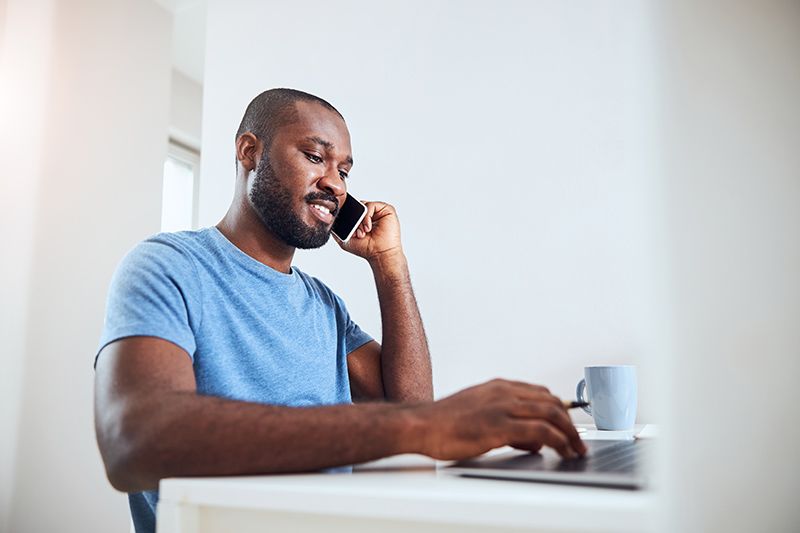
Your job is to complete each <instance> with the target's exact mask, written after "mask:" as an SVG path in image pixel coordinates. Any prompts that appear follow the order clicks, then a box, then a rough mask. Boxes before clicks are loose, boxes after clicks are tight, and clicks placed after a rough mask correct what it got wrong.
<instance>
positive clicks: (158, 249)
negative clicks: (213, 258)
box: [95, 236, 202, 364]
mask: <svg viewBox="0 0 800 533" xmlns="http://www.w3.org/2000/svg"><path fill="white" fill-rule="evenodd" d="M201 310H202V307H201V305H200V281H199V280H198V277H197V271H196V267H195V265H194V262H193V259H192V258H191V256H189V255H188V253H187V252H185V251H184V250H183V249H182V248H181V247H180V245H178V244H177V243H174V242H171V241H170V240H169V239H168V238H166V237H164V236H156V237H154V238H152V239H149V240H147V241H144V242H142V243H141V244H139V245H138V246H136V248H134V249H133V250H132V251H131V252H130V253H129V254H128V255H127V256H125V258H124V259H123V260H122V263H120V265H119V267H117V270H116V272H115V273H114V276H113V278H112V280H111V287H110V289H109V292H108V299H107V302H106V315H105V321H104V323H103V333H102V336H101V337H100V345H99V347H98V349H97V355H96V356H95V364H97V357H98V356H99V354H100V352H101V350H102V349H103V348H104V347H105V346H107V345H108V344H110V343H112V342H114V341H116V340H119V339H122V338H125V337H133V336H147V337H159V338H161V339H164V340H167V341H169V342H171V343H173V344H176V345H178V346H180V347H181V348H183V349H184V350H185V351H186V353H187V354H189V357H190V358H192V360H194V352H195V349H196V347H197V346H196V344H195V336H194V331H196V330H197V326H198V325H199V322H200V320H201V319H202V316H201Z"/></svg>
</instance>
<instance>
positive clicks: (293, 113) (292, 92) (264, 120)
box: [236, 89, 344, 148]
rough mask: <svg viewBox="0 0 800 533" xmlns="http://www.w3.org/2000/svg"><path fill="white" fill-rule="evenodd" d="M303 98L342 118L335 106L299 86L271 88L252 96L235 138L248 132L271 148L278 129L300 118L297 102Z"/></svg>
mask: <svg viewBox="0 0 800 533" xmlns="http://www.w3.org/2000/svg"><path fill="white" fill-rule="evenodd" d="M300 101H302V102H315V103H317V104H320V105H322V106H325V107H326V108H328V109H330V110H331V111H334V112H335V113H336V114H337V115H339V116H340V117H342V114H341V113H339V111H338V110H337V109H336V108H335V107H333V106H332V105H331V104H330V103H328V102H326V101H325V100H323V99H322V98H320V97H319V96H314V95H313V94H308V93H304V92H303V91H298V90H296V89H269V90H268V91H264V92H263V93H261V94H259V95H258V96H256V97H255V98H253V100H252V101H251V102H250V104H249V105H248V106H247V109H246V110H245V112H244V117H242V122H241V124H239V129H238V130H237V131H236V139H239V137H241V136H242V134H244V133H246V132H248V131H249V132H251V133H252V134H253V135H255V136H256V137H258V138H259V139H261V141H262V142H263V143H264V145H265V146H266V147H267V148H269V147H270V146H271V145H272V139H273V137H274V136H275V133H276V132H277V131H278V129H279V128H280V127H281V126H284V125H286V124H291V123H292V121H294V120H295V119H296V118H297V108H296V107H295V105H294V104H295V102H300ZM342 120H344V117H342Z"/></svg>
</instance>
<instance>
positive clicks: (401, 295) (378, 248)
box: [341, 202, 433, 402]
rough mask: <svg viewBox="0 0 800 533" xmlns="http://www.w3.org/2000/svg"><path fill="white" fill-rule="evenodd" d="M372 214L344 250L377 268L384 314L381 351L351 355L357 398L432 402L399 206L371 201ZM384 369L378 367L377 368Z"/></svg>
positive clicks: (373, 348) (373, 347)
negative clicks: (377, 396)
mask: <svg viewBox="0 0 800 533" xmlns="http://www.w3.org/2000/svg"><path fill="white" fill-rule="evenodd" d="M366 205H367V215H366V216H365V217H364V222H362V224H361V226H360V227H359V229H358V230H356V233H355V235H354V237H353V238H352V239H351V240H350V241H349V242H348V243H347V244H342V245H341V246H342V248H344V249H345V250H347V251H349V252H351V253H354V254H356V255H359V256H361V257H364V258H365V259H366V260H367V261H368V262H369V265H370V267H371V268H372V273H373V276H374V278H375V286H376V288H377V292H378V301H379V303H380V309H381V324H382V346H381V345H380V344H378V343H367V344H366V345H365V346H362V347H361V348H359V349H358V350H354V351H353V353H351V354H350V355H349V356H348V365H351V371H350V375H351V383H353V384H354V385H355V387H354V393H355V398H356V399H359V398H369V399H376V398H375V397H374V396H373V394H375V393H377V392H378V391H379V390H382V391H383V398H384V399H386V400H390V401H398V402H410V401H430V400H433V379H432V374H431V358H430V353H429V352H428V340H427V338H426V337H425V330H424V328H423V326H422V317H421V316H420V313H419V308H418V307H417V301H416V299H415V298H414V291H413V289H412V287H411V276H410V275H409V271H408V262H407V261H406V257H405V254H404V253H403V248H402V244H401V241H400V223H399V221H398V218H397V212H396V211H395V209H394V207H392V206H391V205H389V204H386V203H383V202H367V204H366ZM376 362H377V363H379V364H375V363H376Z"/></svg>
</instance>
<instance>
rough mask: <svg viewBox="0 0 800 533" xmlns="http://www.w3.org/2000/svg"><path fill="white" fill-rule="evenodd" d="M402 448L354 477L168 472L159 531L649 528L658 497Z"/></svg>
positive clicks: (386, 532) (430, 531)
mask: <svg viewBox="0 0 800 533" xmlns="http://www.w3.org/2000/svg"><path fill="white" fill-rule="evenodd" d="M443 465H444V464H443V463H440V464H439V465H438V466H439V469H438V470H437V464H436V463H435V462H434V461H433V460H431V459H428V458H426V457H422V456H417V455H401V456H397V457H393V458H388V459H383V460H380V461H376V462H373V463H367V464H365V465H361V466H359V467H356V469H355V471H354V473H352V474H300V475H281V476H244V477H216V478H179V479H165V480H163V481H162V482H161V486H160V491H161V493H160V502H159V505H158V511H157V512H158V532H159V533H212V532H231V531H234V532H237V533H249V532H256V531H258V532H261V531H280V532H283V531H291V532H299V533H303V532H310V531H326V532H335V531H341V532H347V533H357V532H361V531H364V532H366V531H369V532H375V531H378V532H380V533H394V532H401V531H413V532H414V533H433V532H437V533H438V532H444V531H453V532H454V531H459V532H467V533H470V532H478V531H481V532H511V531H517V532H518V531H541V532H544V531H549V532H555V531H558V532H578V531H580V532H588V531H596V532H601V531H608V532H611V531H615V532H624V531H652V530H654V529H655V527H654V525H655V524H654V520H655V518H654V516H653V515H654V513H655V511H656V495H655V493H654V492H652V491H627V490H618V489H604V488H594V487H571V486H565V485H551V484H539V483H528V482H515V481H495V480H487V479H468V478H461V477H456V476H453V475H450V474H447V473H445V472H443V471H441V467H442V466H443Z"/></svg>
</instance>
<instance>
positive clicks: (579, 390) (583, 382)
mask: <svg viewBox="0 0 800 533" xmlns="http://www.w3.org/2000/svg"><path fill="white" fill-rule="evenodd" d="M585 391H586V380H585V379H582V380H580V381H579V382H578V388H577V389H575V396H576V397H577V398H578V401H579V402H588V401H589V400H587V399H585V398H584V397H583V393H584V392H585ZM581 409H583V410H584V411H586V412H587V413H589V414H590V415H591V414H592V406H591V405H590V406H588V407H581Z"/></svg>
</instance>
